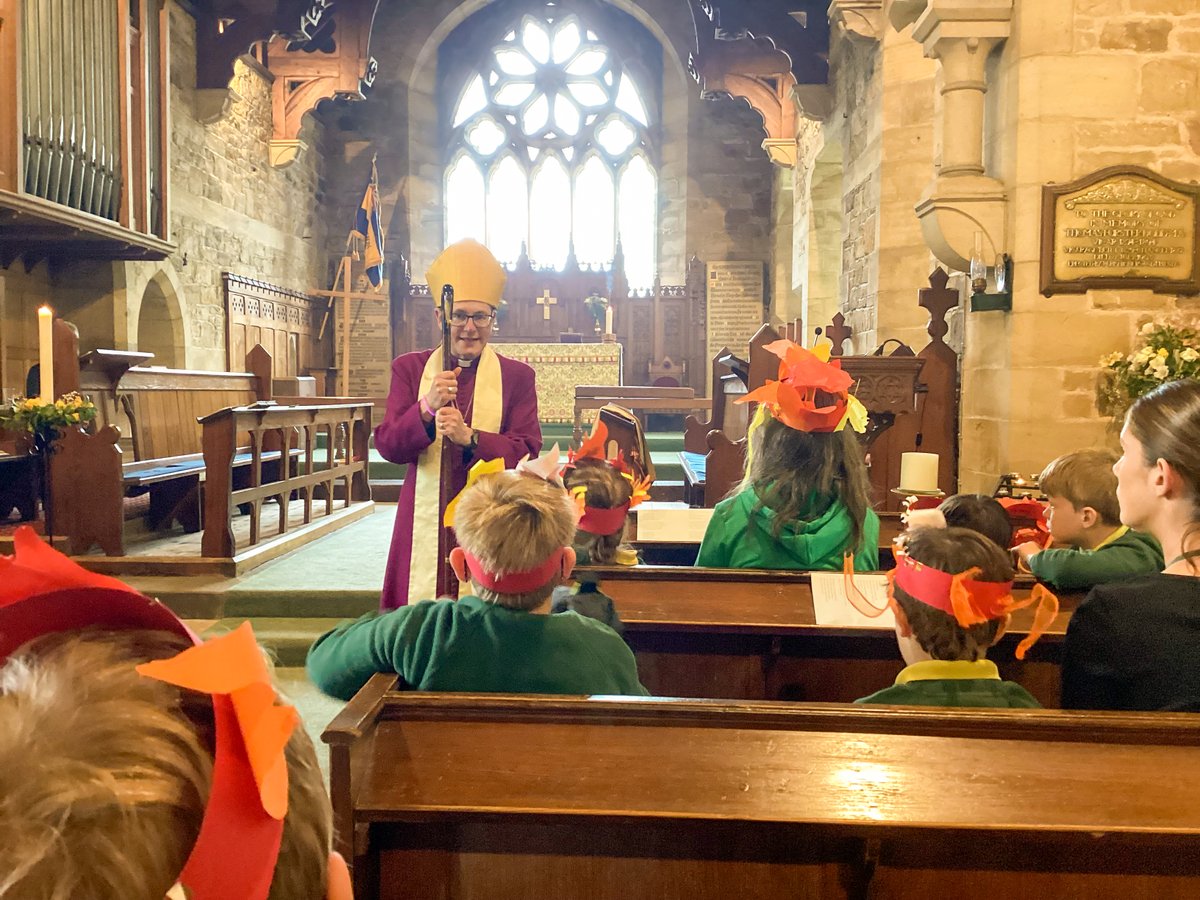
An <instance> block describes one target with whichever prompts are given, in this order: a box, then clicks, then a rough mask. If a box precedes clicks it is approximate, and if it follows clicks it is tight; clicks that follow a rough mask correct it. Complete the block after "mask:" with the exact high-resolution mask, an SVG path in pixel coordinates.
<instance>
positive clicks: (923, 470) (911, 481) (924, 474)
mask: <svg viewBox="0 0 1200 900" xmlns="http://www.w3.org/2000/svg"><path fill="white" fill-rule="evenodd" d="M937 489H938V455H937V454H936V453H901V454H900V490H902V491H936V490H937Z"/></svg>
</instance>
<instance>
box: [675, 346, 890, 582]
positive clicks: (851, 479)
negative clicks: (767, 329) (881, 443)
mask: <svg viewBox="0 0 1200 900" xmlns="http://www.w3.org/2000/svg"><path fill="white" fill-rule="evenodd" d="M767 349H768V350H770V351H771V352H773V353H775V354H776V355H778V356H779V357H780V360H781V363H780V373H779V374H780V378H779V381H770V382H767V384H766V385H765V386H764V387H762V388H759V389H758V390H755V391H752V392H751V393H749V394H747V395H746V397H745V400H746V401H757V402H758V403H759V407H758V411H757V413H756V414H755V418H754V421H753V423H752V424H751V427H750V433H749V435H748V436H747V452H746V466H745V478H743V480H742V483H741V485H740V487H739V488H738V490H737V492H736V493H734V494H733V495H732V496H730V497H728V498H726V499H725V500H722V501H721V502H720V503H718V504H717V505H716V508H715V509H713V515H712V519H711V520H710V521H709V525H708V530H707V531H706V532H705V534H704V540H703V542H702V543H701V544H700V553H699V556H698V557H697V559H696V565H698V566H712V567H716V568H748V569H803V570H807V569H835V570H836V569H841V568H843V566H844V564H845V563H846V561H848V560H851V558H852V564H853V568H854V569H855V570H857V571H860V572H862V571H872V570H874V569H877V568H879V517H878V516H877V515H876V514H875V511H874V510H873V509H872V508H871V499H870V484H869V482H868V480H867V467H866V461H865V454H864V451H863V447H862V445H861V444H860V443H859V441H858V439H857V438H856V437H855V434H854V432H856V431H858V432H862V431H864V430H865V429H866V410H865V409H863V407H862V404H861V403H859V402H858V400H856V399H855V398H854V397H853V396H851V395H850V385H851V379H850V376H849V375H848V374H846V373H845V372H844V371H842V369H841V367H840V364H839V363H837V362H833V363H830V362H829V361H828V357H827V355H826V354H827V350H826V351H825V353H822V354H821V355H820V356H818V355H817V354H815V353H812V352H810V351H808V350H805V349H804V348H802V347H799V346H797V345H796V344H793V343H792V342H791V341H776V342H774V343H772V344H770V345H768V346H767Z"/></svg>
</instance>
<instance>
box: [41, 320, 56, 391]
mask: <svg viewBox="0 0 1200 900" xmlns="http://www.w3.org/2000/svg"><path fill="white" fill-rule="evenodd" d="M38 378H39V383H40V385H39V386H40V390H39V392H38V393H39V399H40V400H41V401H42V402H43V403H53V402H54V310H52V309H51V308H50V307H48V306H42V307H39V308H38Z"/></svg>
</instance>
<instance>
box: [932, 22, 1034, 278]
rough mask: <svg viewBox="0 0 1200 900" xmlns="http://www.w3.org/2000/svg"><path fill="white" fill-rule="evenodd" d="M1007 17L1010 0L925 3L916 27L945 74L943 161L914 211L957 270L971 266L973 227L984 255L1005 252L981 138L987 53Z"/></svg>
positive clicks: (1000, 37)
mask: <svg viewBox="0 0 1200 900" xmlns="http://www.w3.org/2000/svg"><path fill="white" fill-rule="evenodd" d="M1011 18H1012V0H971V2H968V3H962V2H954V0H929V4H928V5H927V6H926V8H925V10H924V12H922V13H921V15H920V17H919V18H918V19H917V21H916V24H915V25H914V27H913V38H914V39H915V40H917V41H919V42H920V43H921V45H922V46H923V47H924V49H925V55H926V56H929V57H932V58H934V59H936V60H938V62H939V63H940V65H941V77H942V87H941V96H942V114H941V123H942V127H941V134H942V160H941V165H940V166H939V168H938V172H937V175H936V176H935V178H934V181H933V183H932V184H931V185H930V186H929V188H928V189H927V190H926V192H925V195H924V196H923V197H922V198H921V201H920V202H919V203H918V204H917V207H916V209H917V215H918V217H920V219H921V229H922V232H923V233H924V235H925V240H926V242H927V243H928V244H929V246H930V248H931V249H932V250H933V252H934V254H935V255H936V256H937V258H938V259H939V260H940V261H941V262H943V263H945V264H946V265H947V266H949V267H950V268H952V269H956V270H958V271H966V270H967V269H968V268H969V267H970V258H971V250H972V247H973V246H974V241H975V233H976V232H977V231H982V232H983V233H984V234H985V236H986V241H985V252H986V253H988V255H989V260H990V259H992V258H994V257H995V256H996V254H998V253H1001V252H1005V251H1006V250H1007V249H1008V247H1007V235H1006V231H1005V197H1006V195H1005V191H1004V186H1003V184H1002V183H1001V182H999V181H997V180H996V179H994V178H989V177H987V176H986V175H985V174H984V165H983V137H984V94H985V93H986V92H987V77H986V66H987V58H988V54H989V53H990V52H991V51H992V50H993V49H994V48H995V47H996V46H998V45H999V44H1000V43H1001V42H1003V41H1004V40H1005V39H1007V37H1008V35H1009V29H1010V19H1011ZM988 244H990V246H987V245H988Z"/></svg>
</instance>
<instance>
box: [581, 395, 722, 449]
mask: <svg viewBox="0 0 1200 900" xmlns="http://www.w3.org/2000/svg"><path fill="white" fill-rule="evenodd" d="M610 403H614V404H616V405H617V406H623V407H625V408H626V409H630V410H638V411H642V412H649V411H658V412H678V411H680V410H693V409H702V410H703V409H710V408H711V402H710V401H709V400H708V399H707V398H705V397H697V396H696V392H695V391H693V390H692V389H691V388H689V387H648V386H643V385H617V384H580V385H576V386H575V427H574V430H573V431H572V433H571V446H572V447H575V448H578V447H579V445H580V444H581V443H582V442H583V414H584V412H585V411H586V410H589V409H602V408H603V407H605V406H608V404H610Z"/></svg>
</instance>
